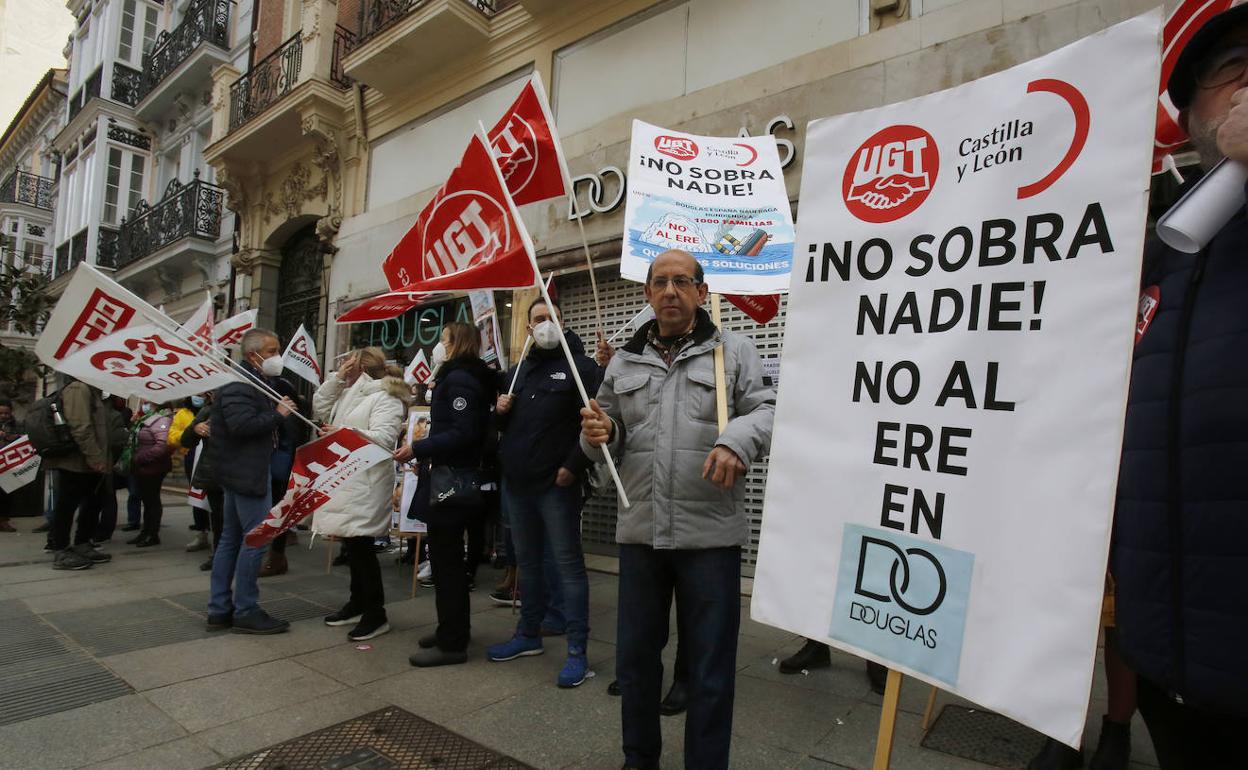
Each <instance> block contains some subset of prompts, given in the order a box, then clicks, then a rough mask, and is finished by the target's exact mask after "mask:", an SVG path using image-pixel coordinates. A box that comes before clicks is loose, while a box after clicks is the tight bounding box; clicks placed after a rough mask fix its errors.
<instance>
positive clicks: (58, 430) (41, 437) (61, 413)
mask: <svg viewBox="0 0 1248 770" xmlns="http://www.w3.org/2000/svg"><path fill="white" fill-rule="evenodd" d="M22 426H23V427H24V428H25V430H26V435H28V436H30V443H31V444H33V445H34V447H35V451H37V452H38V453H39V455H40V456H41V457H62V456H64V455H68V454H73V453H74V452H77V451H78V443H77V442H76V441H74V436H73V434H72V433H71V432H70V430H69V423H68V422H66V421H65V405H64V403H63V402H62V401H61V391H59V390H58V391H54V392H52V393H49V394H48V395H46V396H44V397H43V398H41V399H39V400H38V401H36V402H35V403H34V404H33V405H32V406H31V407H30V410H29V411H27V412H26V417H25V419H24V420H23V421H22Z"/></svg>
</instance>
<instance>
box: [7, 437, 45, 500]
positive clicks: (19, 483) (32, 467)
mask: <svg viewBox="0 0 1248 770" xmlns="http://www.w3.org/2000/svg"><path fill="white" fill-rule="evenodd" d="M39 463H40V458H39V453H38V452H37V451H35V445H34V444H32V443H30V437H29V436H21V437H20V438H18V439H17V440H16V441H13V442H12V443H9V444H7V445H5V447H4V448H3V449H0V489H2V490H4V491H5V492H6V493H13V492H16V491H17V490H18V489H21V488H22V487H24V486H26V485H27V484H29V483H30V482H32V481H34V480H35V478H36V477H37V476H38V475H39Z"/></svg>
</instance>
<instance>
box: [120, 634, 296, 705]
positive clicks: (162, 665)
mask: <svg viewBox="0 0 1248 770" xmlns="http://www.w3.org/2000/svg"><path fill="white" fill-rule="evenodd" d="M280 657H283V656H282V654H281V653H280V652H278V651H277V650H275V649H273V647H272V646H271V645H267V644H265V643H264V640H262V639H258V638H253V637H250V636H246V635H243V634H231V633H224V632H222V633H214V634H213V635H211V636H209V637H207V638H205V639H196V640H194V641H190V642H181V643H179V644H167V645H165V646H163V647H152V648H149V649H146V650H136V651H134V652H126V653H122V654H120V655H113V656H111V657H108V658H103V659H102V662H103V663H104V665H106V666H108V667H109V668H110V669H112V671H113V673H115V674H117V676H119V677H121V678H122V679H124V680H126V681H127V682H129V684H130V686H131V687H133V688H134V689H136V690H139V691H144V690H154V689H156V688H158V687H164V686H166V685H170V684H175V683H177V682H185V681H189V680H192V679H200V678H203V677H206V676H212V675H213V674H220V673H223V672H225V671H233V670H235V669H240V668H246V667H248V666H254V665H256V664H257V663H264V662H266V661H270V660H275V659H277V658H280Z"/></svg>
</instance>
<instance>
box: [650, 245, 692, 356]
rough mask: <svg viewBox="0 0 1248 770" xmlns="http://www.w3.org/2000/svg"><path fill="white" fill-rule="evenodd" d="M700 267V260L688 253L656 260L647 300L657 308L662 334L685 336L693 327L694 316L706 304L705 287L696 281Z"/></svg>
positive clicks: (668, 253) (674, 252) (664, 255)
mask: <svg viewBox="0 0 1248 770" xmlns="http://www.w3.org/2000/svg"><path fill="white" fill-rule="evenodd" d="M697 267H698V263H697V260H695V259H694V258H693V255H692V254H690V253H689V252H687V251H679V250H677V249H673V250H671V251H665V252H663V253H662V254H660V255H659V256H657V257H655V259H654V264H653V267H652V268H651V271H650V280H649V281H648V282H647V283H646V299H647V300H648V301H649V302H650V307H652V308H654V315H655V317H656V318H657V319H658V322H659V333H660V334H663V335H665V336H670V335H674V334H684V333H685V332H686V331H688V330H689V329H690V327H692V326H693V318H694V315H696V314H697V312H698V308H699V307H700V306H701V305H702V303H703V302H705V301H706V284H705V283H697V282H696V280H695V278H694V272H695V271H696V270H697Z"/></svg>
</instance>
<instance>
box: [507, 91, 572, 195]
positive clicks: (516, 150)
mask: <svg viewBox="0 0 1248 770" xmlns="http://www.w3.org/2000/svg"><path fill="white" fill-rule="evenodd" d="M488 136H489V139H490V148H491V149H492V150H493V151H494V157H495V158H496V159H497V160H498V168H499V171H500V172H501V173H502V175H503V179H504V180H505V181H506V183H507V190H508V191H509V192H510V193H511V197H512V200H513V201H514V202H515V204H516V205H517V206H523V205H524V204H526V203H536V202H538V201H544V200H547V199H549V198H559V197H562V196H563V195H565V194H566V193H567V190H566V189H565V186H564V180H565V179H571V178H572V177H571V175H570V174H568V173H567V161H566V160H565V159H564V155H563V147H562V145H561V144H560V142H559V132H558V131H557V130H555V121H554V119H553V118H552V117H551V115H550V104H549V103H548V102H547V100H546V89H545V88H543V87H542V77H541V75H539V74H537V73H536V72H535V73H533V77H531V78H529V82H528V83H525V85H524V88H522V89H520V95H519V96H517V97H516V100H515V101H514V102H513V103H512V105H511V107H510V108H508V110H507V112H506V113H504V114H503V117H501V118H499V121H498V122H497V123H495V124H494V127H493V128H491V129H490V132H489V135H488Z"/></svg>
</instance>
